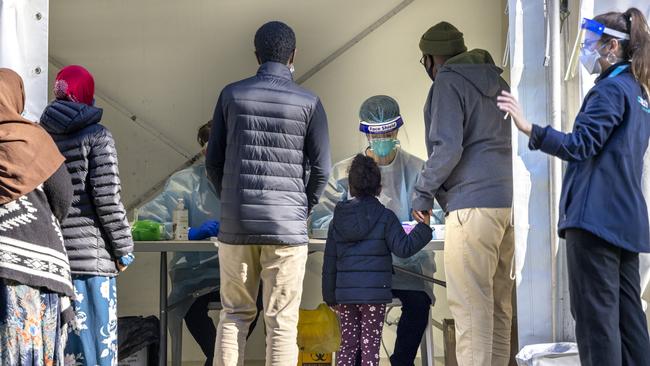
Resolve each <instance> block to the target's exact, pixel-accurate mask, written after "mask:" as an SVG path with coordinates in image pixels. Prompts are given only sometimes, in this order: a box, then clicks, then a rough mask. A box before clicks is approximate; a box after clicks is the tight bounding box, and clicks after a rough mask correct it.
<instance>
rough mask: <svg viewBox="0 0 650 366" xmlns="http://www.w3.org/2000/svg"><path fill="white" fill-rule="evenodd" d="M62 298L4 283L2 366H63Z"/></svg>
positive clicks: (0, 290)
mask: <svg viewBox="0 0 650 366" xmlns="http://www.w3.org/2000/svg"><path fill="white" fill-rule="evenodd" d="M59 296H60V295H59V294H56V293H53V292H46V291H42V290H40V289H37V288H33V287H30V286H26V285H21V284H19V283H18V282H15V281H11V280H5V279H0V364H2V365H11V366H13V365H39V366H40V365H46V366H47V365H52V366H54V365H56V366H59V365H63V361H64V359H63V348H64V346H65V343H66V341H65V338H66V335H67V334H66V333H67V330H66V329H65V327H63V326H62V324H61V302H60V299H59Z"/></svg>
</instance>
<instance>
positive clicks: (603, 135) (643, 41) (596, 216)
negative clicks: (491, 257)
mask: <svg viewBox="0 0 650 366" xmlns="http://www.w3.org/2000/svg"><path fill="white" fill-rule="evenodd" d="M581 28H582V29H581V32H580V33H581V34H582V37H581V38H579V42H576V43H577V44H580V45H581V47H579V48H578V47H576V48H577V49H579V50H580V62H581V63H582V65H583V66H584V67H585V69H586V70H587V71H588V72H590V73H591V74H597V75H598V78H597V79H596V84H595V85H594V86H593V87H592V88H591V89H590V90H589V92H588V93H587V95H586V96H585V99H584V102H583V104H582V108H581V109H580V112H579V113H578V115H577V116H576V119H575V123H574V125H573V129H572V131H571V132H569V133H565V132H562V131H558V130H555V129H553V128H552V127H551V126H544V127H543V126H541V125H536V124H533V123H531V122H529V121H528V120H527V119H526V117H525V116H524V114H523V113H522V108H521V106H520V105H519V103H518V102H517V100H516V99H515V98H514V97H513V96H512V95H510V94H508V93H505V92H504V93H503V95H502V96H500V97H498V98H497V102H498V105H499V106H500V108H501V109H502V110H503V111H504V112H507V113H510V115H511V116H512V117H513V120H514V122H515V125H516V126H517V128H518V129H519V130H520V131H522V132H523V133H524V134H526V135H527V136H528V137H529V140H528V147H529V148H530V149H531V150H541V151H542V152H544V153H546V154H549V155H553V156H556V157H558V158H560V159H562V160H565V161H567V165H566V173H565V175H564V181H563V184H562V195H561V198H560V208H559V217H560V220H559V226H558V232H559V235H560V237H562V238H565V239H566V252H567V253H566V256H567V268H568V281H569V295H570V299H571V312H572V314H573V317H574V319H575V321H576V322H575V330H576V340H577V343H578V350H579V352H580V363H581V365H583V366H590V365H608V366H609V365H611V366H622V365H650V336H649V335H648V324H647V320H646V317H645V314H644V313H643V307H642V304H641V286H640V278H639V253H650V226H649V224H648V219H649V218H648V207H647V203H646V202H645V198H644V195H643V185H642V182H643V180H642V177H643V176H644V175H645V174H647V171H644V169H643V166H644V162H645V160H646V159H647V158H648V156H650V144H649V141H650V27H649V26H648V23H647V21H646V19H645V16H644V15H643V13H642V12H641V11H640V10H638V9H636V8H630V9H628V10H627V11H625V12H610V13H605V14H601V15H598V16H596V17H595V18H594V19H583V22H582V27H581Z"/></svg>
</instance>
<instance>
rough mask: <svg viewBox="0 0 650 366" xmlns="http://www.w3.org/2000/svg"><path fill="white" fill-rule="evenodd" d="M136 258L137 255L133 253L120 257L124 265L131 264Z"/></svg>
mask: <svg viewBox="0 0 650 366" xmlns="http://www.w3.org/2000/svg"><path fill="white" fill-rule="evenodd" d="M134 260H135V255H133V253H129V254H127V255H125V256H122V257H120V259H119V261H120V264H121V265H123V266H129V265H131V263H133V261H134Z"/></svg>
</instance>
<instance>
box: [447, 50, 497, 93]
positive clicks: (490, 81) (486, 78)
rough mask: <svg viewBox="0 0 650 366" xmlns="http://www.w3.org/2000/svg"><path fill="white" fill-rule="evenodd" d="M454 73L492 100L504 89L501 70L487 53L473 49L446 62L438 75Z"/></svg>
mask: <svg viewBox="0 0 650 366" xmlns="http://www.w3.org/2000/svg"><path fill="white" fill-rule="evenodd" d="M445 72H454V73H456V74H458V75H460V76H462V77H463V78H464V79H465V80H467V81H468V82H469V83H470V84H472V85H474V87H475V88H476V89H478V90H479V91H480V92H481V94H483V95H484V96H486V97H490V98H494V97H496V96H497V94H499V93H500V92H501V90H503V89H504V85H503V82H502V78H501V74H502V73H503V70H502V69H500V68H498V67H497V66H496V65H495V64H494V60H493V59H492V56H491V55H490V53H489V52H488V51H485V50H481V49H474V50H471V51H468V52H464V53H461V54H460V55H457V56H454V57H452V58H450V59H449V60H447V62H446V63H445V65H444V66H443V67H442V68H440V71H439V74H440V73H445Z"/></svg>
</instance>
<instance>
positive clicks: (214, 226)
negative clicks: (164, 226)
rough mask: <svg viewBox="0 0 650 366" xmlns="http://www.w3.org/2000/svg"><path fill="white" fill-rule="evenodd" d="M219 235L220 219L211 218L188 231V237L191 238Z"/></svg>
mask: <svg viewBox="0 0 650 366" xmlns="http://www.w3.org/2000/svg"><path fill="white" fill-rule="evenodd" d="M217 235H219V221H214V220H209V221H206V222H204V223H203V224H201V226H200V227H199V228H198V229H197V228H193V227H191V228H190V230H189V231H188V232H187V238H188V239H190V240H203V239H207V238H209V237H211V236H217Z"/></svg>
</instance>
